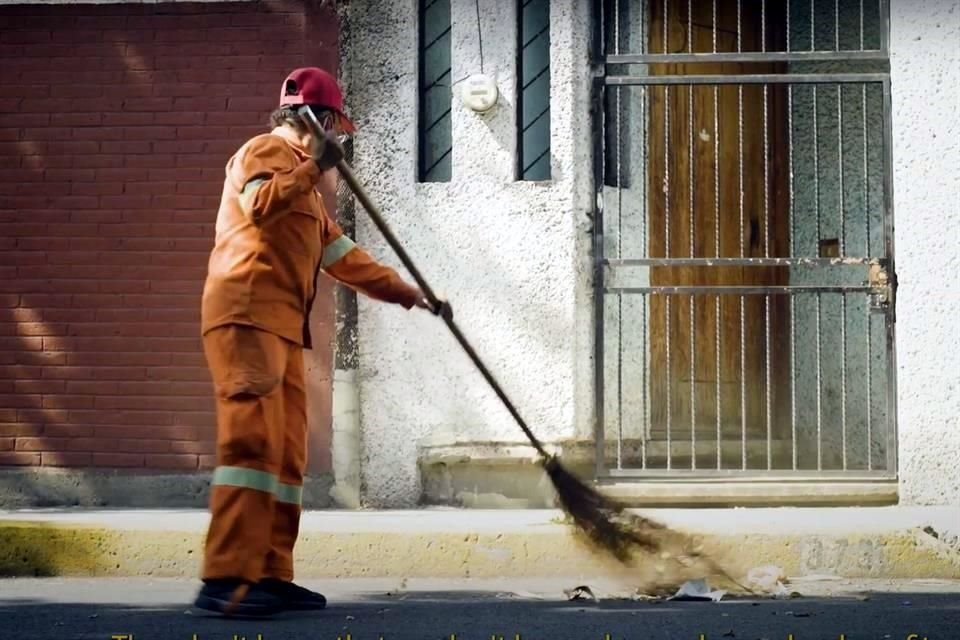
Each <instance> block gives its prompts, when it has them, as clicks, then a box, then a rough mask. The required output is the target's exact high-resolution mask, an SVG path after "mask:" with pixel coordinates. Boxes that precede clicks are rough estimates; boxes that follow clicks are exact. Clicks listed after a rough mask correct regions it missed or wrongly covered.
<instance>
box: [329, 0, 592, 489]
mask: <svg viewBox="0 0 960 640" xmlns="http://www.w3.org/2000/svg"><path fill="white" fill-rule="evenodd" d="M452 5H453V30H452V42H453V52H452V59H453V73H452V76H453V78H454V79H455V80H459V79H462V78H465V77H466V76H468V75H470V74H472V73H476V72H478V71H479V70H480V56H479V50H480V49H479V46H478V39H477V23H476V19H477V18H476V8H475V5H474V3H473V2H467V1H465V0H453V2H452ZM572 5H576V9H571V6H572ZM481 9H482V10H481V15H482V18H481V19H482V24H481V27H482V33H483V57H484V71H485V72H486V73H487V74H488V75H492V76H493V77H495V78H496V80H497V82H498V85H499V88H500V91H501V102H500V104H499V105H498V106H497V107H496V108H495V110H494V111H492V112H491V113H489V114H486V115H484V116H478V115H476V114H474V113H471V112H469V111H467V110H466V109H465V108H464V107H463V106H462V105H461V104H460V102H459V100H458V97H457V96H458V91H459V87H454V90H453V180H452V181H451V182H450V183H445V184H444V183H431V184H418V183H416V181H415V175H416V152H415V150H416V131H417V127H416V114H417V66H416V65H417V57H416V55H414V51H415V43H416V31H415V25H416V24H417V14H416V2H415V1H414V0H403V1H396V0H394V1H391V2H383V1H382V0H380V1H378V0H355V1H354V2H352V3H351V8H350V47H351V50H352V51H354V52H356V55H354V56H350V55H349V54H348V56H347V68H346V69H345V72H346V75H347V78H348V79H347V82H348V83H349V91H348V93H349V105H348V106H349V109H350V111H351V114H352V115H354V116H355V117H356V119H357V121H358V124H359V127H360V135H359V136H358V137H357V141H356V146H355V154H356V155H355V165H356V169H357V172H358V175H359V176H360V178H361V179H362V180H363V181H364V182H365V184H366V185H367V187H368V189H369V191H370V193H371V196H372V197H373V199H374V200H375V201H376V202H378V203H379V204H380V205H381V207H382V209H383V212H384V214H385V216H386V217H387V219H388V220H389V222H390V224H391V225H392V227H393V228H394V230H395V232H396V233H397V235H398V236H399V237H400V239H401V241H402V242H404V244H405V247H406V249H407V251H408V252H409V254H410V255H411V257H412V258H413V260H414V261H415V262H416V263H417V266H418V267H419V268H420V269H421V271H422V272H423V274H424V276H425V277H426V278H427V280H428V281H429V282H430V283H431V286H432V287H434V288H435V289H437V290H438V291H439V292H442V293H445V294H446V295H447V296H448V297H449V298H450V300H451V302H452V304H453V306H454V310H455V313H456V319H457V321H458V324H459V325H460V327H461V329H462V330H463V332H464V334H465V335H466V336H467V338H468V339H469V340H470V341H471V343H472V344H473V345H474V347H475V348H476V350H477V351H478V353H479V354H480V357H481V358H482V359H483V360H484V361H485V363H486V364H487V366H488V367H489V368H490V369H491V370H492V372H493V373H494V375H495V376H496V377H497V378H498V380H499V382H500V383H501V385H502V386H503V387H504V389H505V390H506V392H507V394H508V395H509V396H510V397H511V399H512V400H513V401H514V403H515V404H516V405H517V407H518V409H519V410H520V412H521V414H522V415H523V416H524V417H525V419H526V420H527V422H528V423H529V424H530V425H531V428H532V429H533V430H534V431H535V432H536V433H537V435H538V436H539V437H541V438H542V439H543V440H545V441H550V440H555V439H567V438H571V437H574V436H577V435H580V436H588V435H589V433H591V431H592V426H591V425H592V423H591V416H592V407H591V404H590V401H591V395H590V394H591V391H590V380H591V377H592V369H591V362H590V361H589V357H590V355H591V354H592V348H591V344H590V337H591V335H592V333H591V331H592V329H591V324H592V323H591V318H592V311H591V307H590V295H591V294H590V291H591V289H590V255H589V254H590V252H589V246H590V235H589V218H588V213H589V211H590V207H591V204H592V198H591V195H590V190H591V176H590V173H591V170H592V164H591V161H590V134H589V123H588V121H587V117H588V100H589V80H588V67H587V54H588V35H589V32H588V26H587V25H588V22H587V18H588V14H587V10H588V3H565V2H554V3H553V5H552V16H551V38H552V43H551V65H552V69H551V73H552V78H551V82H552V105H551V129H552V154H553V159H552V164H553V180H552V181H551V182H549V183H523V182H514V181H513V175H512V174H513V169H512V167H513V165H514V154H515V144H516V143H515V139H516V136H515V133H514V132H515V111H514V105H515V103H516V99H515V61H516V45H515V42H516V28H517V25H516V19H515V16H516V15H517V12H516V9H515V4H514V0H486V1H485V2H484V3H483V4H482V7H481ZM357 226H358V231H357V234H358V237H359V240H360V242H362V243H363V244H364V245H366V246H367V247H369V248H370V249H371V251H372V252H373V253H374V254H375V255H377V256H378V257H380V258H383V259H385V260H386V261H387V262H389V263H390V264H393V265H395V266H398V267H399V264H400V263H399V261H398V260H397V259H396V257H395V256H394V255H393V253H392V252H391V251H390V249H389V246H388V245H387V244H386V243H385V242H384V241H383V240H382V238H381V236H380V234H379V233H378V232H377V230H376V228H375V227H374V226H373V224H372V223H370V221H369V219H368V218H367V217H366V216H365V215H364V214H363V213H362V212H360V211H358V225H357ZM401 271H403V270H402V268H401ZM360 362H361V365H360V366H361V369H360V395H361V416H362V417H361V419H362V424H363V443H362V450H363V457H362V460H363V467H364V474H363V483H364V495H365V498H366V500H367V502H368V503H369V504H370V505H372V506H381V507H399V506H408V505H411V504H414V503H415V501H416V500H417V499H418V497H419V491H420V489H419V478H418V470H417V466H416V465H417V447H418V445H419V444H421V443H423V442H425V441H426V439H427V438H431V439H432V442H434V443H436V442H441V443H454V442H466V441H477V440H480V441H489V440H498V441H517V442H522V441H523V434H522V432H521V431H520V429H519V428H518V427H517V426H516V424H515V423H514V422H513V421H512V419H511V417H510V415H509V414H508V413H507V411H506V410H505V409H504V408H502V405H501V404H500V403H499V401H498V400H497V398H496V396H495V395H494V394H493V393H492V391H491V390H490V389H489V387H488V386H487V385H486V383H485V382H484V380H483V378H482V377H481V376H480V374H479V373H478V372H477V371H476V370H475V368H474V367H473V365H472V363H471V362H470V361H469V359H468V358H467V357H466V356H465V355H464V354H463V353H462V351H461V350H460V348H459V346H458V345H457V343H456V341H455V340H454V339H453V337H452V336H450V334H449V332H448V331H447V329H446V327H445V326H444V325H443V323H442V321H440V320H439V319H437V318H433V317H431V316H429V315H428V314H426V313H423V312H416V311H415V312H410V313H408V312H405V311H404V310H403V309H400V308H398V307H385V306H383V305H376V304H373V303H371V302H370V301H369V300H367V299H363V300H361V301H360Z"/></svg>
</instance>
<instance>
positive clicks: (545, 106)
mask: <svg viewBox="0 0 960 640" xmlns="http://www.w3.org/2000/svg"><path fill="white" fill-rule="evenodd" d="M519 7H520V11H519V13H520V15H519V20H520V26H519V29H518V30H517V31H518V33H519V35H520V42H519V69H518V73H517V77H518V78H519V84H520V86H519V91H518V92H517V94H518V95H517V103H518V104H517V110H518V119H517V120H518V129H519V131H518V140H517V147H518V149H517V152H518V153H517V156H518V164H519V166H518V175H519V178H520V179H521V180H549V179H550V175H551V172H550V1H549V0H522V1H521V2H520V3H519Z"/></svg>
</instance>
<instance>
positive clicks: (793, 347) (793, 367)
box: [790, 296, 797, 471]
mask: <svg viewBox="0 0 960 640" xmlns="http://www.w3.org/2000/svg"><path fill="white" fill-rule="evenodd" d="M790 445H791V454H792V455H791V461H792V463H793V470H794V471H796V470H797V309H796V297H795V296H790Z"/></svg>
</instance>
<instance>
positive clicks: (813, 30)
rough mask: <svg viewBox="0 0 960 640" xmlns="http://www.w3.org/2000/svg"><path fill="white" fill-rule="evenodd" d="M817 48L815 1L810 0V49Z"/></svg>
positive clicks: (814, 49)
mask: <svg viewBox="0 0 960 640" xmlns="http://www.w3.org/2000/svg"><path fill="white" fill-rule="evenodd" d="M816 49H817V3H816V0H810V51H816Z"/></svg>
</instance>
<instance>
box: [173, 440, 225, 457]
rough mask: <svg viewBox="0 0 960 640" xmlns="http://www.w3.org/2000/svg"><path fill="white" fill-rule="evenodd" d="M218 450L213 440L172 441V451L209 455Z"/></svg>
mask: <svg viewBox="0 0 960 640" xmlns="http://www.w3.org/2000/svg"><path fill="white" fill-rule="evenodd" d="M215 451H216V445H215V444H214V443H212V442H193V441H191V440H178V441H176V442H171V443H170V452H171V453H191V454H194V455H209V454H212V453H214V452H215Z"/></svg>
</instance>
